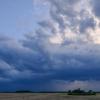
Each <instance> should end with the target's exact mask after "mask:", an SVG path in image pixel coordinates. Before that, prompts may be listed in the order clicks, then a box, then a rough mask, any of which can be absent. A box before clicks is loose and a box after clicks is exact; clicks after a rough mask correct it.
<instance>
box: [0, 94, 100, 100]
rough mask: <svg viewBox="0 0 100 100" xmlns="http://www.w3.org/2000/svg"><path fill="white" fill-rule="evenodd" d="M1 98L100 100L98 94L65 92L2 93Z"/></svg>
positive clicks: (20, 99) (11, 99) (13, 99)
mask: <svg viewBox="0 0 100 100" xmlns="http://www.w3.org/2000/svg"><path fill="white" fill-rule="evenodd" d="M0 100H100V94H97V95H96V96H68V95H67V94H65V93H29V94H25V93H24V94H23V93H22V94H18V93H1V94H0Z"/></svg>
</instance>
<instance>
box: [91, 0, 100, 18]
mask: <svg viewBox="0 0 100 100" xmlns="http://www.w3.org/2000/svg"><path fill="white" fill-rule="evenodd" d="M91 4H92V7H93V9H92V10H93V12H94V14H95V15H96V16H97V17H100V1H99V0H91Z"/></svg>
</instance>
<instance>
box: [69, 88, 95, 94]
mask: <svg viewBox="0 0 100 100" xmlns="http://www.w3.org/2000/svg"><path fill="white" fill-rule="evenodd" d="M68 95H96V92H94V91H92V90H89V91H88V92H86V91H84V90H81V89H80V88H79V89H75V90H72V91H71V90H69V91H68Z"/></svg>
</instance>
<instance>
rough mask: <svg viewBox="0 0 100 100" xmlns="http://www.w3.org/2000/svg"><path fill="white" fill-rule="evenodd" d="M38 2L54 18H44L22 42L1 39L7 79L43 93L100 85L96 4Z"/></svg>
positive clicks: (0, 63)
mask: <svg viewBox="0 0 100 100" xmlns="http://www.w3.org/2000/svg"><path fill="white" fill-rule="evenodd" d="M35 2H37V1H35ZM38 2H39V5H41V6H46V8H48V10H47V11H49V12H48V13H49V14H48V16H45V17H48V18H44V19H41V20H40V19H39V21H38V22H37V24H38V27H37V29H36V30H34V32H33V33H32V34H30V33H28V34H25V36H24V38H23V39H22V40H20V41H18V40H14V39H12V38H9V37H6V36H1V35H0V73H1V75H0V78H1V80H2V79H4V80H11V82H12V83H14V84H15V85H13V87H15V86H16V87H23V84H25V86H27V84H28V85H29V87H31V86H32V85H33V84H34V88H35V89H37V90H39V89H40V90H43V89H44V90H50V89H52V90H53V89H55V88H56V87H57V89H58V90H59V89H62V90H64V89H65V87H66V88H68V89H70V88H78V87H82V88H86V89H87V88H88V86H89V84H91V85H90V87H89V88H92V87H93V85H94V84H99V80H100V77H99V76H100V73H99V70H100V67H99V65H100V38H99V37H97V36H99V32H100V29H99V26H98V23H99V21H98V20H99V19H98V18H97V17H96V16H95V15H94V13H93V11H92V9H91V7H94V6H92V5H91V4H90V2H89V1H88V0H84V1H83V0H77V1H75V0H63V1H62V0H48V1H45V0H44V2H46V3H45V4H42V3H44V2H41V1H38ZM38 2H37V3H38ZM48 5H49V7H48ZM77 8H79V9H77ZM41 16H43V15H41ZM48 19H49V20H48ZM97 38H98V39H97ZM57 80H58V81H57ZM59 80H60V81H59ZM89 80H94V81H89ZM95 80H97V81H98V82H97V81H95ZM91 82H92V83H91ZM40 83H41V84H40ZM18 84H20V86H19V85H18ZM48 85H49V86H50V88H48ZM9 86H10V84H9ZM41 86H42V88H41ZM53 86H54V87H55V88H54V87H53ZM97 86H99V85H97ZM58 87H59V88H58ZM93 88H94V87H93ZM95 89H97V88H95Z"/></svg>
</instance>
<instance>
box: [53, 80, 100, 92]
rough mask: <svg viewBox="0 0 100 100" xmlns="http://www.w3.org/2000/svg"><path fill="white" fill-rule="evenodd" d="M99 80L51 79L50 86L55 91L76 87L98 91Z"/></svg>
mask: <svg viewBox="0 0 100 100" xmlns="http://www.w3.org/2000/svg"><path fill="white" fill-rule="evenodd" d="M99 84H100V81H94V80H88V81H79V80H75V81H62V80H56V81H52V86H53V87H54V88H55V90H57V91H61V90H62V91H66V90H73V89H77V88H81V89H83V90H87V91H88V90H94V91H99V89H100V88H99V86H100V85H99Z"/></svg>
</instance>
